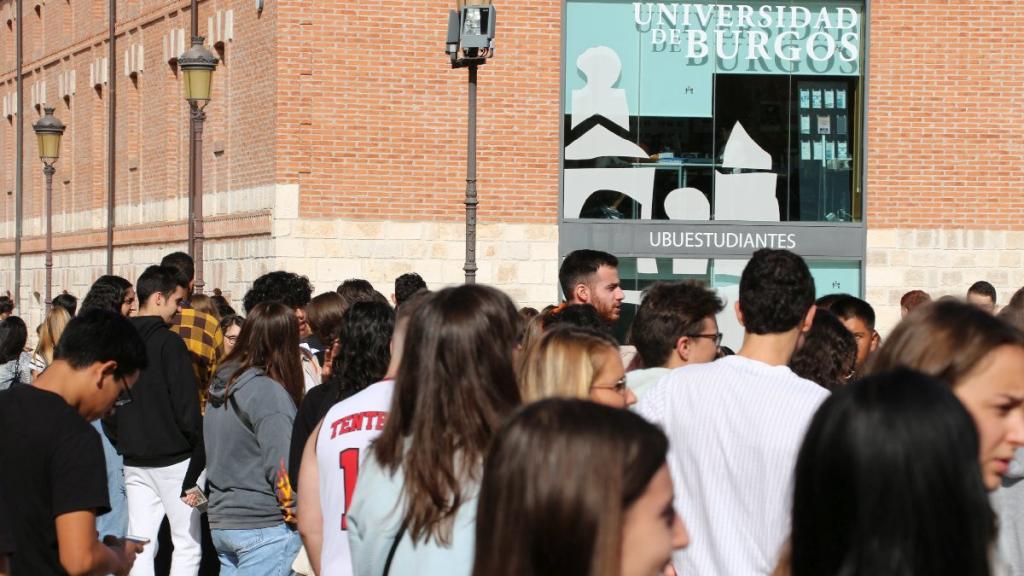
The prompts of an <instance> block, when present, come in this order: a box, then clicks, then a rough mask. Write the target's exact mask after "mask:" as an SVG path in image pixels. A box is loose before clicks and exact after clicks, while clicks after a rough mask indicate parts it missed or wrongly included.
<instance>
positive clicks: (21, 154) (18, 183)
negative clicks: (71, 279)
mask: <svg viewBox="0 0 1024 576" xmlns="http://www.w3.org/2000/svg"><path fill="white" fill-rule="evenodd" d="M21 3H22V0H17V10H16V12H17V13H16V14H15V18H16V19H17V20H18V39H17V47H16V49H15V53H16V56H15V58H16V59H17V63H16V64H15V66H17V68H18V72H17V75H18V111H17V114H18V127H17V130H16V131H15V132H16V136H15V139H16V140H17V143H16V144H15V153H14V154H15V156H16V158H15V161H14V164H15V167H14V307H15V308H20V306H21V235H22V222H21V220H22V217H23V215H24V208H23V207H22V204H23V203H24V200H25V195H24V191H23V189H24V187H25V178H24V173H23V172H24V171H23V170H22V163H23V162H24V160H25V98H24V96H25V86H24V75H23V74H22V71H21V66H22V44H24V35H25V25H24V23H23V22H22V18H21Z"/></svg>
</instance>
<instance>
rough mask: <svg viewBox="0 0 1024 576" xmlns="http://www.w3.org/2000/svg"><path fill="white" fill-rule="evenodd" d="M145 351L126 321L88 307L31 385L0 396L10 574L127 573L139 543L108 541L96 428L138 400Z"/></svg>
mask: <svg viewBox="0 0 1024 576" xmlns="http://www.w3.org/2000/svg"><path fill="white" fill-rule="evenodd" d="M145 366H146V349H145V346H144V345H143V343H142V339H141V338H140V337H139V334H138V332H136V331H135V329H134V328H133V327H132V325H131V323H130V322H129V321H128V319H127V318H123V317H121V316H119V315H118V314H115V313H113V312H108V311H104V310H90V311H87V312H84V313H83V314H82V315H80V316H78V317H76V318H73V319H72V320H71V322H69V323H68V325H67V329H66V330H65V332H64V335H63V336H62V337H61V340H60V343H59V344H58V345H57V348H56V349H55V350H54V354H53V363H52V364H51V365H50V366H49V368H47V369H46V371H45V372H44V373H42V374H40V375H39V377H38V378H36V381H35V383H34V384H33V385H32V386H14V387H12V388H10V389H9V390H6V391H4V392H2V393H0V470H3V471H4V473H3V474H0V493H2V494H3V497H4V504H5V505H6V509H7V511H8V514H9V517H8V520H9V524H10V526H11V528H12V532H13V533H14V539H15V548H16V552H15V554H13V555H12V556H11V558H10V563H11V566H10V568H11V573H12V574H31V575H33V576H46V575H51V574H117V575H123V574H127V573H128V572H129V571H130V570H131V568H132V565H133V563H134V562H135V555H136V554H137V553H138V552H140V551H141V550H142V548H143V547H142V546H141V545H139V544H137V543H134V542H124V541H121V540H118V539H115V538H109V537H108V538H107V539H105V541H104V543H100V542H99V540H98V536H97V533H96V514H97V513H102V512H105V511H106V510H108V509H109V500H108V496H107V474H106V467H105V465H104V461H103V447H102V445H101V444H100V438H99V436H98V435H97V434H96V430H95V429H93V427H92V426H90V425H89V421H90V420H96V419H98V418H100V417H101V416H103V415H104V414H107V413H108V412H110V411H111V409H112V408H113V407H114V406H123V405H127V404H128V403H129V402H131V400H132V395H131V387H132V386H134V384H135V381H136V380H137V379H138V377H139V371H140V370H141V369H143V368H145Z"/></svg>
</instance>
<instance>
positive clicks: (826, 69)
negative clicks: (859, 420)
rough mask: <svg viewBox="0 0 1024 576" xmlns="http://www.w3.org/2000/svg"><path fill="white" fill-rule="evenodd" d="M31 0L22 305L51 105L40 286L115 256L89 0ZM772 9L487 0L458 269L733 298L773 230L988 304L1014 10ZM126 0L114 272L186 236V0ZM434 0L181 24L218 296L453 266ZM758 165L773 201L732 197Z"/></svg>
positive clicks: (996, 251) (878, 293)
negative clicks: (49, 239)
mask: <svg viewBox="0 0 1024 576" xmlns="http://www.w3.org/2000/svg"><path fill="white" fill-rule="evenodd" d="M22 1H23V22H22V23H21V24H22V25H23V27H24V34H25V36H24V65H23V72H24V94H23V104H24V117H23V118H18V117H17V115H16V114H14V112H13V111H14V109H15V108H16V107H15V106H14V103H15V102H16V101H15V98H16V96H15V94H16V86H15V75H16V69H15V33H16V30H17V28H18V23H17V22H16V21H15V18H14V14H15V9H14V0H0V20H2V22H0V96H2V97H3V102H4V118H2V122H0V157H3V158H5V159H6V161H4V162H3V163H2V164H0V192H2V193H3V194H2V197H3V198H4V199H5V201H4V204H3V208H2V209H0V286H4V287H8V286H12V285H13V281H14V273H13V270H14V265H13V260H14V258H13V254H14V236H15V224H14V215H15V208H14V197H15V170H14V168H15V162H14V158H15V126H16V125H17V123H18V122H22V123H23V124H24V126H25V141H24V142H25V145H24V156H25V160H24V204H23V206H24V219H23V226H24V235H23V243H22V248H23V256H22V266H23V275H22V290H21V296H22V298H21V302H19V308H20V310H21V314H22V315H25V316H28V317H30V318H31V319H35V320H38V318H39V317H40V314H41V310H42V296H41V295H42V294H43V292H44V286H43V283H44V267H43V252H42V251H43V245H44V242H43V236H44V233H45V229H44V225H43V222H44V220H43V216H44V213H43V206H44V203H43V202H44V201H43V196H44V194H43V192H44V189H43V178H42V171H41V165H40V164H39V162H38V160H37V156H36V149H35V138H34V136H33V134H32V131H31V124H32V123H33V122H35V121H36V120H37V119H38V118H39V116H40V114H41V105H42V103H44V102H45V103H47V104H48V105H52V106H55V107H56V109H57V111H56V113H55V114H56V115H57V117H58V118H60V119H61V120H62V121H63V122H64V123H65V124H67V126H68V128H67V132H66V133H65V136H64V139H63V148H62V157H61V160H60V161H59V162H58V163H57V165H56V168H57V173H56V178H55V190H54V207H53V214H54V216H53V223H54V234H55V236H54V246H55V249H56V256H55V260H54V293H55V294H56V293H59V292H60V290H62V289H68V290H69V291H71V292H72V293H74V294H76V295H79V296H81V295H83V294H84V292H85V291H86V289H87V287H88V285H89V284H90V283H91V282H92V280H93V279H94V278H95V277H96V276H98V275H99V274H101V273H103V271H104V270H105V267H106V260H105V259H106V251H105V234H106V232H105V230H106V225H107V220H106V198H107V196H106V188H107V177H106V175H107V161H108V158H107V152H106V142H107V120H108V115H107V102H108V98H109V97H110V85H111V82H110V80H111V79H110V78H109V77H107V76H106V75H105V70H106V61H105V60H104V59H105V58H107V57H108V44H107V42H108V35H107V18H108V8H107V4H108V3H107V2H104V1H101V0H91V1H85V0H22ZM778 4H785V5H784V6H775V4H772V3H768V4H762V3H738V4H735V5H731V4H730V5H724V4H711V3H703V2H693V3H686V4H682V3H646V2H644V3H631V2H606V1H605V2H598V1H596V0H592V1H589V2H587V1H583V0H557V1H556V0H517V1H516V2H514V3H506V4H501V3H499V4H498V12H499V17H498V40H497V55H496V57H495V58H494V59H493V60H492V61H490V62H489V63H488V64H487V65H486V66H484V67H483V68H481V71H480V102H479V110H480V120H479V142H480V147H479V162H480V164H479V172H480V180H479V189H480V196H481V205H480V222H481V224H480V231H479V249H478V260H479V265H480V271H479V273H478V279H479V280H480V281H482V282H487V283H491V284H495V285H497V286H499V287H501V288H503V289H505V290H507V291H508V292H509V293H510V294H511V295H512V296H513V297H514V298H515V299H516V300H517V301H518V302H519V303H521V304H530V305H542V304H545V303H548V302H552V301H554V300H555V299H556V297H557V288H556V284H557V282H556V276H557V265H558V259H559V255H560V254H564V253H566V252H567V251H568V250H570V249H572V248H574V247H578V246H583V245H587V246H594V247H603V248H606V249H610V250H612V251H615V252H616V253H618V254H620V255H621V256H622V257H623V277H624V284H625V285H626V287H627V288H629V289H630V292H631V298H636V297H637V296H638V294H639V291H640V290H642V288H643V286H645V285H646V284H648V283H649V282H651V281H653V280H655V279H662V278H666V279H667V278H679V277H697V278H702V279H704V280H706V281H709V282H710V283H712V284H714V285H716V286H719V287H720V288H722V289H723V290H725V291H726V294H728V293H729V292H728V290H729V288H730V287H732V286H734V285H735V275H736V270H737V269H738V267H739V266H740V265H741V264H742V262H743V257H744V254H746V253H749V252H750V250H751V249H752V248H753V247H756V246H758V245H780V246H790V245H792V246H793V247H794V248H795V249H796V250H797V251H798V252H802V253H804V254H805V255H806V256H807V257H808V260H809V261H812V263H813V264H814V266H815V275H816V280H817V281H818V286H819V291H821V292H825V291H828V290H842V291H846V292H852V293H856V294H861V295H863V296H866V297H867V299H868V300H870V301H871V302H872V303H873V304H875V305H876V307H877V309H878V310H879V312H880V317H881V322H880V325H881V327H882V328H883V329H885V328H887V327H889V326H891V325H892V324H893V323H894V321H895V320H896V319H897V318H898V315H899V311H898V300H899V297H900V295H901V294H902V293H903V292H904V291H905V290H908V289H911V288H922V289H925V290H928V291H930V292H932V293H933V295H939V294H945V293H955V294H960V293H962V292H964V291H965V289H966V287H967V286H968V285H969V284H970V283H971V282H973V281H974V280H975V279H982V278H984V279H988V280H990V281H991V282H992V283H993V284H995V285H996V286H997V288H998V289H999V291H1000V300H1001V301H1005V300H1006V299H1008V296H1009V294H1010V293H1012V292H1013V291H1014V290H1015V289H1016V288H1017V287H1020V286H1022V285H1024V269H1021V264H1022V256H1024V222H1021V219H1020V218H1019V217H1020V215H1021V213H1022V208H1024V197H1021V196H1020V193H1021V191H1022V189H1024V122H1022V121H1024V95H1022V93H1021V90H1020V86H1021V85H1022V84H1024V66H1022V65H1021V63H1020V58H1019V54H1020V53H1021V51H1022V49H1024V45H1022V44H1024V40H1021V39H1020V38H1019V37H1018V36H1019V35H1013V34H1009V33H1008V32H1007V31H1008V30H1016V29H1019V28H1021V27H1022V25H1024V4H1020V3H1014V2H995V1H988V0H978V1H976V2H971V3H959V4H958V3H949V2H934V1H932V0H892V1H884V2H883V1H880V0H871V1H868V2H864V1H863V0H861V1H840V0H827V1H822V0H808V1H807V2H788V1H787V2H785V3H778ZM116 5H117V7H116V15H117V18H116V31H117V32H116V34H117V37H116V54H117V62H116V71H117V78H116V102H117V106H116V115H115V122H116V131H115V132H116V154H115V157H116V162H115V174H116V202H115V204H116V209H115V212H116V218H115V223H116V224H115V227H114V243H115V250H114V271H115V273H118V274H121V275H123V276H125V277H127V278H130V279H134V278H135V277H136V276H137V275H138V274H139V273H140V272H141V270H142V269H143V268H144V267H145V266H146V265H149V264H151V263H153V262H155V261H157V260H158V258H159V256H160V255H161V254H162V253H165V252H167V251H169V250H171V249H181V248H184V246H185V240H186V237H187V231H186V230H187V225H186V213H187V199H186V196H187V194H186V193H187V164H188V162H187V155H188V142H187V129H188V117H187V105H186V103H185V101H184V98H183V95H182V92H183V91H182V88H181V79H180V72H179V71H178V70H177V67H176V64H175V62H174V57H175V56H176V55H177V54H179V53H180V52H182V51H183V50H184V49H185V48H186V43H187V40H188V38H187V36H188V28H189V17H190V15H189V2H188V1H186V0H176V1H168V0H117V2H116ZM723 6H725V7H726V8H722V7H723ZM450 7H451V6H449V5H448V4H446V3H444V2H441V3H438V2H425V1H414V2H402V3H398V2H385V3H372V4H371V3H362V2H333V3H325V2H315V1H313V0H255V1H254V0H205V1H203V2H200V18H199V21H200V33H201V34H203V35H205V36H207V37H208V39H209V41H210V43H211V44H212V45H213V46H214V48H215V49H216V52H217V53H218V55H219V56H220V57H221V58H222V63H221V64H220V65H219V66H218V69H217V71H216V73H215V76H214V96H213V100H212V102H211V103H210V105H209V107H208V108H207V115H208V120H207V124H206V134H205V140H204V143H205V147H204V157H203V165H204V175H205V187H204V188H205V201H204V203H205V206H206V210H205V212H206V229H207V242H206V267H205V275H206V285H207V288H208V289H210V288H213V287H219V288H221V289H223V290H224V291H225V293H226V294H227V295H228V296H229V297H230V298H231V299H233V300H234V301H235V302H236V303H237V302H238V301H240V299H241V296H242V294H243V293H244V290H245V288H246V286H247V285H248V284H249V283H250V282H251V281H252V279H253V278H255V277H256V276H257V275H259V274H260V273H262V272H265V271H269V270H272V269H277V268H287V269H289V270H293V271H296V272H299V273H302V274H306V275H308V276H309V277H310V279H311V280H313V282H314V283H315V285H316V288H317V290H318V291H322V290H328V289H331V288H333V287H334V286H336V285H337V284H338V283H339V282H340V281H342V280H344V279H346V278H350V277H365V278H367V279H369V280H370V281H371V282H373V283H374V284H375V285H376V286H377V287H378V288H380V289H381V290H382V291H388V290H389V289H390V283H391V281H392V279H393V278H394V277H395V276H397V275H398V274H400V273H402V272H406V271H409V270H416V271H418V272H420V273H421V274H422V275H423V276H424V278H425V279H426V280H427V281H428V283H429V284H430V285H431V286H432V287H436V286H440V285H443V284H446V283H455V282H458V281H460V280H461V278H462V274H463V273H462V262H463V257H464V252H463V233H464V228H463V205H462V199H463V190H464V178H465V176H464V175H465V164H464V158H465V106H466V96H465V95H466V88H465V82H466V73H465V71H462V70H451V69H450V68H449V67H448V63H447V61H446V58H445V56H444V53H443V46H444V35H445V24H446V12H447V10H448V9H449V8H450ZM744 7H746V8H744ZM764 7H766V9H765V10H763V11H762V10H761V8H764ZM794 7H796V8H798V10H794ZM748 9H749V11H746V10H748ZM602 10H605V11H610V12H602ZM616 10H618V12H616ZM804 10H806V13H805V12H804ZM822 10H824V13H825V16H824V20H822V16H821V14H822ZM805 16H806V17H807V18H809V19H810V20H808V21H807V22H806V23H804V22H803V21H802V20H803V19H804V17H805ZM790 28H793V29H797V30H796V31H795V32H793V33H792V34H789V30H790ZM655 30H657V31H655ZM702 34H703V35H706V36H702ZM719 37H722V38H724V39H723V40H718V38H719ZM950 38H955V39H957V40H956V42H955V45H956V48H955V50H954V49H952V47H951V44H950V43H949V42H948V40H949V39H950ZM600 47H604V48H606V49H609V50H610V51H611V52H614V54H615V57H614V58H612V57H611V56H608V53H607V52H608V51H609V50H604V51H602V50H597V51H591V52H590V53H589V56H588V58H590V59H591V60H592V62H591V64H587V63H586V62H584V63H583V66H592V69H591V70H590V71H591V72H592V73H596V74H597V76H603V75H607V74H608V71H609V70H611V69H612V68H614V65H613V64H614V63H613V62H612V60H614V59H617V60H618V62H619V71H618V72H619V74H617V76H616V78H613V79H612V80H611V81H610V83H609V84H608V85H607V86H604V88H608V89H610V90H611V92H610V93H612V94H613V95H612V96H608V95H607V94H608V93H609V92H608V91H607V90H606V91H605V92H604V95H603V96H602V95H601V94H600V93H599V91H595V90H593V88H600V86H598V84H599V83H597V84H591V85H590V86H589V88H588V85H587V81H588V79H587V74H586V73H585V72H584V70H583V69H582V68H581V67H580V66H581V65H580V60H579V59H580V57H581V56H583V54H584V52H586V51H587V50H588V49H592V48H600ZM704 48H707V50H708V52H709V53H708V54H702V53H701V52H702V50H703V49H704ZM694 50H695V52H694ZM688 51H689V52H690V53H687V52H688ZM762 56H764V57H763V58H762ZM609 58H612V60H609ZM610 62H611V63H612V64H610ZM801 66H802V68H801ZM673 67H674V68H673ZM744 67H745V68H744ZM661 70H664V71H667V73H661V72H659V71H661ZM681 70H682V71H681ZM594 78H595V76H593V75H591V77H590V80H593V79H594ZM588 90H589V91H588ZM614 94H620V95H621V97H620V96H615V95H614ZM577 98H578V99H577ZM804 98H806V101H804V100H803V99H804ZM840 104H842V106H840ZM623 105H624V106H625V107H624V108H623V107H622V106H623ZM602 107H603V108H602ZM581 111H582V112H581ZM584 112H589V113H592V114H591V115H589V116H587V117H583V116H584ZM574 113H575V114H577V115H579V116H580V118H579V121H578V122H577V121H576V120H575V119H574V118H573V114H574ZM804 117H807V120H804ZM616 119H618V121H616ZM805 122H809V124H808V125H805V124H804V123H805ZM737 124H739V125H741V126H742V127H743V130H739V131H737V130H736V128H735V127H736V125H737ZM591 132H593V133H591ZM741 134H742V135H741ZM613 140H615V141H616V142H617V144H616V143H613V142H612V141H613ZM623 142H625V143H626V144H628V145H629V146H632V148H623V147H622V146H623V144H622V143H623ZM819 144H820V148H819ZM601 147H606V148H607V147H611V148H608V149H609V150H611V152H610V153H609V152H607V151H601V150H599V148H601ZM637 148H639V149H641V150H642V151H643V154H644V155H645V156H647V155H651V154H659V155H660V157H659V158H658V162H654V163H649V162H647V161H646V160H644V161H641V159H640V156H641V154H640V152H630V150H636V149H637ZM655 148H657V149H655ZM730 148H731V149H730ZM609 157H610V159H609ZM563 158H564V159H563ZM612 169H617V170H620V172H617V173H615V174H612V176H614V178H611V179H603V177H602V176H601V175H602V174H606V175H607V174H611V173H610V172H595V170H605V171H607V170H612ZM625 171H631V174H633V176H626V175H625V174H626V172H625ZM595 178H596V179H597V180H596V181H597V182H598V183H599V184H600V185H597V186H592V187H593V188H594V189H593V190H592V191H587V190H585V189H586V188H587V186H591V185H592V184H594V183H595V180H594V179H595ZM637 178H639V179H640V180H641V182H640V183H639V184H638V183H637ZM769 181H770V182H771V184H772V186H773V189H772V190H773V192H774V194H772V193H771V192H768V193H767V196H764V197H763V198H761V199H760V200H758V201H756V202H746V201H745V200H744V198H745V197H744V196H743V194H746V190H747V189H748V188H749V187H750V185H752V184H750V183H752V182H758V183H759V184H758V185H759V186H760V185H761V184H760V183H765V182H769ZM644 185H646V186H647V189H649V190H648V191H645V189H644ZM631 187H633V188H631ZM624 188H630V190H625V191H624V190H623V189H624ZM637 191H639V192H637ZM590 192H593V194H590ZM730 194H733V195H735V194H739V195H740V196H735V197H734V199H733V200H729V197H730V196H729V195H730ZM638 196H639V198H638ZM735 198H739V200H736V199H735ZM773 200H774V202H775V203H772V201H773ZM765 201H767V204H765V203H764V202H765ZM758 206H770V207H771V210H769V212H770V214H768V215H767V216H765V214H764V213H762V212H758V210H760V209H761V208H759V207H758ZM775 206H777V207H778V209H777V212H778V214H776V213H775V212H773V211H772V210H775V208H774V207H775ZM570 208H571V209H570ZM574 210H575V213H573V211H574ZM762 220H763V221H762ZM688 233H689V234H690V236H687V234H688ZM729 234H734V235H735V236H729ZM701 238H702V239H703V240H699V239H701ZM716 242H719V244H720V246H718V245H716ZM656 244H657V245H656Z"/></svg>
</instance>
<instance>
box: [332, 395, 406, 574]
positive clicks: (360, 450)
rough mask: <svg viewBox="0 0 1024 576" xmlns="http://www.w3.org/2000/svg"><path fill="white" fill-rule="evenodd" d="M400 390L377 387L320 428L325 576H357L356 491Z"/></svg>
mask: <svg viewBox="0 0 1024 576" xmlns="http://www.w3.org/2000/svg"><path fill="white" fill-rule="evenodd" d="M394 387H395V383H394V381H393V380H384V381H382V382H378V383H376V384H371V385H370V386H369V387H368V388H366V389H365V390H363V391H362V392H360V393H358V394H356V395H354V396H352V397H350V398H348V399H346V400H343V401H341V402H339V403H337V404H335V405H334V406H333V407H332V408H331V409H330V411H329V412H327V416H325V417H324V423H323V426H321V427H320V433H319V434H318V435H317V442H316V461H317V465H318V467H319V470H320V506H321V508H322V512H323V516H324V541H323V551H322V552H321V554H320V571H321V572H320V574H321V576H349V575H351V574H352V557H351V554H350V552H349V547H348V532H347V529H348V527H347V526H346V524H347V522H346V513H347V512H348V507H349V503H350V502H351V501H352V493H353V492H355V489H356V477H357V476H358V474H359V465H360V463H361V462H362V461H363V458H364V456H365V453H366V451H367V448H369V446H370V442H372V441H373V440H374V439H375V438H376V437H377V436H379V435H380V433H381V431H382V430H384V423H385V422H386V421H387V417H388V409H389V408H390V407H391V393H392V391H394Z"/></svg>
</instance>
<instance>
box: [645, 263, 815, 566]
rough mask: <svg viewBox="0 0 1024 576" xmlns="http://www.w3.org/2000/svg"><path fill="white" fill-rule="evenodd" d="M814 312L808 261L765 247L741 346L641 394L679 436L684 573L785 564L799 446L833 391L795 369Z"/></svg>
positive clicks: (753, 271)
mask: <svg viewBox="0 0 1024 576" xmlns="http://www.w3.org/2000/svg"><path fill="white" fill-rule="evenodd" d="M814 311H815V308H814V281H813V279H812V277H811V274H810V271H809V270H808V268H807V264H806V263H804V261H803V259H801V258H800V257H799V256H797V255H795V254H793V253H791V252H787V251H784V250H767V249H765V250H759V251H757V252H756V253H754V256H753V258H751V260H750V263H749V264H747V267H746V269H744V271H743V275H742V277H741V279H740V292H739V301H738V302H737V304H736V315H737V318H738V319H739V321H740V323H741V324H742V325H743V326H744V329H745V335H744V338H743V346H742V347H741V348H740V350H739V352H738V353H737V354H736V355H735V356H729V357H726V358H723V359H721V360H717V361H715V362H712V363H710V364H699V365H694V366H685V367H682V368H679V369H677V370H675V371H673V372H672V373H671V374H669V375H668V376H666V377H665V378H663V379H662V380H661V381H660V382H659V383H657V384H656V385H654V386H653V387H651V388H650V389H648V391H647V393H646V394H645V395H644V396H643V397H642V398H641V400H640V403H639V405H638V407H637V409H638V411H639V412H640V413H641V414H642V415H644V416H645V417H646V418H648V419H649V420H651V421H652V422H654V423H656V424H659V425H661V426H662V427H663V428H664V430H665V433H666V434H667V435H668V437H669V440H670V446H671V448H670V450H669V455H668V456H669V457H668V461H669V467H670V469H671V471H672V479H673V482H674V483H675V493H676V501H675V504H676V508H677V510H678V511H679V513H680V514H681V515H682V517H683V519H684V521H685V522H686V523H687V525H688V526H689V527H690V530H691V533H692V534H693V535H694V538H693V541H692V542H691V544H690V546H689V548H687V549H686V550H685V551H684V552H680V553H676V555H675V557H674V559H673V561H674V564H675V568H676V571H677V572H678V573H680V574H687V575H696V576H720V575H726V574H727V575H729V576H750V575H762V574H763V575H767V574H771V572H772V570H773V569H774V568H775V566H776V564H777V563H778V560H779V555H780V551H781V548H782V546H783V543H784V542H785V540H786V537H787V536H788V534H789V531H790V508H791V502H792V486H793V471H794V467H795V464H796V457H797V452H798V451H799V449H800V444H801V442H802V440H803V436H804V432H805V431H806V428H807V425H808V424H809V423H810V420H811V417H812V416H813V414H814V412H815V411H816V410H817V408H818V406H819V405H820V404H821V403H822V402H823V401H824V400H825V398H826V397H827V396H828V392H827V391H826V390H825V389H824V388H822V387H820V386H818V385H817V384H814V383H813V382H810V381H809V380H804V379H803V378H800V377H798V376H796V375H795V374H793V372H791V371H790V369H789V368H788V367H787V366H786V365H787V364H788V363H789V359H790V357H791V356H792V354H793V350H794V349H795V348H796V346H797V339H798V338H799V336H800V333H801V332H805V331H807V330H808V329H810V326H811V322H812V321H813V319H814Z"/></svg>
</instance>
